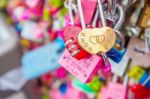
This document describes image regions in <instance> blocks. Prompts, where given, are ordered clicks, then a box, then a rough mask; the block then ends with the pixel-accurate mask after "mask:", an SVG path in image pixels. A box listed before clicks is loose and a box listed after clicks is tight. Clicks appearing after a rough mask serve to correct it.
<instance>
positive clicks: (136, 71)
mask: <svg viewBox="0 0 150 99" xmlns="http://www.w3.org/2000/svg"><path fill="white" fill-rule="evenodd" d="M143 74H144V70H143V69H142V68H140V67H139V66H134V67H133V68H132V70H130V71H129V72H128V76H129V77H131V78H133V79H135V80H136V81H139V80H140V78H141V77H142V75H143Z"/></svg>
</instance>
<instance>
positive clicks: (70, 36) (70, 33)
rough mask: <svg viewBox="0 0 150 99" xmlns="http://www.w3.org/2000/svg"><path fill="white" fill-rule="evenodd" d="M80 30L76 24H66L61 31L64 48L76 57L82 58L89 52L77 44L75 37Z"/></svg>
mask: <svg viewBox="0 0 150 99" xmlns="http://www.w3.org/2000/svg"><path fill="white" fill-rule="evenodd" d="M80 31H81V28H80V27H78V26H68V27H66V28H65V29H64V31H63V37H64V41H65V45H66V48H67V49H68V51H69V52H70V53H71V55H72V56H73V57H75V58H76V59H82V58H85V57H87V56H89V54H88V53H87V52H86V51H85V50H84V49H83V48H81V47H80V45H79V44H78V38H77V37H78V34H79V32H80Z"/></svg>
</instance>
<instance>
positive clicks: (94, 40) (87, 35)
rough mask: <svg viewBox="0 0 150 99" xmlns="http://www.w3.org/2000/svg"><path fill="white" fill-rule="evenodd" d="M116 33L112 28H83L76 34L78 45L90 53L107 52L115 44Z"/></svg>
mask: <svg viewBox="0 0 150 99" xmlns="http://www.w3.org/2000/svg"><path fill="white" fill-rule="evenodd" d="M115 41H116V34H115V32H114V31H113V29H112V28H109V27H102V28H93V29H84V30H82V31H81V32H80V33H79V35H78V42H79V44H80V46H81V47H82V48H83V49H84V50H86V51H87V52H89V53H91V54H97V53H99V52H103V53H106V52H108V51H109V50H110V49H111V48H112V47H113V46H114V44H115Z"/></svg>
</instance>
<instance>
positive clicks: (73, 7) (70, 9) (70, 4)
mask: <svg viewBox="0 0 150 99" xmlns="http://www.w3.org/2000/svg"><path fill="white" fill-rule="evenodd" d="M72 1H73V0H66V1H65V2H64V5H65V7H66V8H67V9H68V12H69V17H70V21H71V25H74V23H75V22H74V18H73V10H74V11H75V13H76V12H77V8H76V5H75V4H73V2H72Z"/></svg>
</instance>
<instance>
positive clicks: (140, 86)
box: [0, 0, 150, 99]
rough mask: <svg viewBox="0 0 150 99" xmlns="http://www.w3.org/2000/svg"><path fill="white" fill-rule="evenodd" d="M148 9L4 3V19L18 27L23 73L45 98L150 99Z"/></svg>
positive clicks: (93, 3) (129, 2) (53, 1)
mask: <svg viewBox="0 0 150 99" xmlns="http://www.w3.org/2000/svg"><path fill="white" fill-rule="evenodd" d="M144 5H145V6H144ZM149 5H150V2H149V1H148V0H122V1H119V0H32V1H30V0H9V1H5V0H1V1H0V9H1V12H0V13H1V15H2V17H1V16H0V18H1V19H2V20H3V19H4V20H6V21H7V22H6V24H7V25H11V26H13V28H15V30H16V34H17V35H18V38H19V44H20V45H21V49H22V57H21V65H22V71H23V75H24V77H25V78H26V79H27V80H33V79H35V80H36V81H37V87H38V88H39V87H40V88H39V89H40V92H42V96H43V97H42V99H150V94H149V93H150V72H149V68H150V61H149V59H150V28H149V27H150V24H149V23H147V22H148V17H150V14H149V13H148V11H149V9H150V6H149ZM130 9H131V11H130ZM142 9H143V10H142ZM132 10H133V12H134V13H133V15H132V14H131V12H132ZM141 13H142V15H140V14H141ZM130 16H131V17H130ZM141 16H142V17H141ZM4 17H6V18H4ZM138 19H140V20H138ZM145 24H147V25H145ZM3 26H4V25H1V24H0V40H1V32H5V31H4V28H1V27H3ZM7 29H9V28H7ZM143 35H145V36H143ZM37 94H39V92H37Z"/></svg>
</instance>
